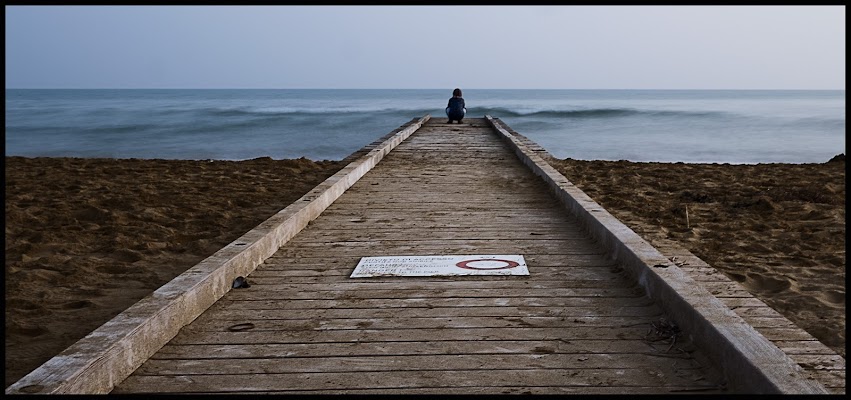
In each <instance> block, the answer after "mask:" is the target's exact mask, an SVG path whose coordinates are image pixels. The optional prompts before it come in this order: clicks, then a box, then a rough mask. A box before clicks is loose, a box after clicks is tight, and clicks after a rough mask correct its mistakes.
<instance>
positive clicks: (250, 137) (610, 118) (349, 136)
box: [5, 88, 845, 164]
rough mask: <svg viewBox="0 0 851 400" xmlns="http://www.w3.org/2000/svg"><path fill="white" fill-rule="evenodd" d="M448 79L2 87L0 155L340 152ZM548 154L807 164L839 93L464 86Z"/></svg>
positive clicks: (841, 145) (833, 148)
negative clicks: (212, 86) (397, 83)
mask: <svg viewBox="0 0 851 400" xmlns="http://www.w3.org/2000/svg"><path fill="white" fill-rule="evenodd" d="M451 89H452V88H448V89H447V90H430V89H429V90H425V89H423V90H419V89H405V90H361V89H345V90H330V89H328V90H320V89H316V90H312V89H311V90H302V89H292V90H290V89H269V90H241V89H221V90H218V89H216V90H184V89H163V90H146V89H132V90H130V89H127V90H125V89H120V90H119V89H116V90H112V89H109V90H83V89H80V90H44V89H7V90H6V135H5V137H6V143H5V144H6V155H7V156H12V155H18V156H27V157H38V156H50V157H59V156H61V157H114V158H158V159H195V160H203V159H219V160H244V159H251V158H257V157H272V158H274V159H282V158H299V157H307V158H310V159H313V160H322V159H331V160H339V159H342V158H344V157H346V156H347V155H349V154H351V153H352V152H353V151H356V150H357V149H359V148H361V147H362V146H364V145H366V144H368V143H370V142H372V141H373V140H375V139H377V138H378V137H380V136H382V135H384V134H386V133H388V132H390V131H392V130H393V129H395V128H396V127H398V126H400V125H402V124H403V123H405V122H407V121H410V120H411V119H412V118H417V117H420V116H422V115H425V114H431V115H432V117H433V118H436V119H438V120H441V119H444V118H445V114H444V112H443V109H444V108H445V107H446V103H447V101H448V99H449V97H450V96H451ZM464 99H465V100H466V103H467V116H468V117H482V116H484V115H485V114H488V115H492V116H494V117H498V118H501V119H502V120H503V121H505V122H506V123H508V124H509V125H510V126H511V127H512V128H514V130H516V131H518V132H520V133H522V134H524V135H526V136H528V137H529V138H531V139H532V140H535V141H536V142H538V143H539V144H540V145H541V146H543V147H544V148H546V149H547V150H548V151H549V152H550V153H552V154H553V155H554V156H556V157H559V158H574V159H581V160H630V161H660V162H687V163H737V164H742V163H745V164H752V163H770V162H783V163H811V162H815V163H820V162H825V161H827V160H829V159H830V158H831V157H833V156H835V155H837V154H840V153H845V91H844V90H842V91H753V90H723V91H709V90H497V89H490V90H485V89H478V90H477V89H469V90H464Z"/></svg>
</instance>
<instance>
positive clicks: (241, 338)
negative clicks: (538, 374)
mask: <svg viewBox="0 0 851 400" xmlns="http://www.w3.org/2000/svg"><path fill="white" fill-rule="evenodd" d="M647 330H648V327H647V325H646V324H641V325H640V326H634V327H598V326H594V327H587V326H577V327H575V328H571V329H564V328H536V327H519V328H421V329H367V328H361V329H328V330H321V329H305V330H292V331H254V330H246V331H242V332H210V331H204V332H200V333H197V334H196V332H185V331H183V330H182V331H181V332H180V334H178V335H177V336H175V338H174V339H172V341H171V342H170V343H171V344H176V345H180V344H225V343H230V344H252V343H320V342H358V341H365V342H422V341H426V340H432V341H443V340H458V339H459V338H464V339H469V340H547V339H553V338H558V339H562V340H583V339H594V340H600V339H610V340H618V339H627V340H639V339H644V338H645V336H646V335H647Z"/></svg>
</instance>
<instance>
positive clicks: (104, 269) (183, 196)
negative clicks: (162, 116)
mask: <svg viewBox="0 0 851 400" xmlns="http://www.w3.org/2000/svg"><path fill="white" fill-rule="evenodd" d="M553 163H554V164H555V165H556V167H557V168H558V169H559V170H560V171H561V172H562V173H564V174H565V175H566V176H567V177H568V178H569V179H570V180H571V181H572V182H574V183H575V184H577V185H578V186H579V187H580V188H582V189H583V190H584V191H585V192H586V193H588V194H589V195H590V196H591V197H592V198H594V199H595V200H596V201H598V202H599V203H600V204H602V205H603V206H604V207H606V208H607V209H608V210H609V211H610V212H612V214H614V215H615V216H616V217H618V218H620V219H621V220H622V221H623V222H624V223H626V224H627V225H629V226H630V227H631V228H633V229H634V230H635V231H636V232H638V233H639V234H641V235H643V236H645V237H646V238H648V240H650V241H651V242H652V238H653V237H667V238H670V239H674V240H677V241H679V242H680V243H681V244H683V246H684V247H686V248H687V249H689V250H690V251H692V252H693V253H695V254H696V255H698V256H699V257H701V258H702V259H704V260H705V261H707V262H708V263H710V264H711V265H713V266H715V267H716V268H718V269H720V270H722V271H724V272H725V273H726V274H728V275H729V276H730V277H732V278H734V279H736V280H737V281H739V282H742V284H743V285H745V287H747V288H748V289H749V290H750V291H751V292H752V293H754V295H756V296H757V297H759V298H761V299H763V300H764V301H765V302H766V303H768V304H769V305H771V306H772V307H775V308H776V309H777V310H778V311H780V312H781V313H783V314H784V315H786V316H787V317H788V318H789V319H790V320H792V321H794V322H795V323H797V324H798V325H799V326H801V327H802V328H804V329H806V330H807V331H808V332H810V333H811V334H813V335H814V336H816V337H817V338H818V339H819V340H821V341H822V342H824V343H825V344H827V345H828V346H830V347H831V348H833V349H834V350H836V351H837V352H839V353H840V354H841V355H842V356H843V357H844V355H845V161H844V157H843V158H842V159H841V160H833V161H832V162H828V163H823V164H760V165H726V164H724V165H719V164H682V163H678V164H662V163H631V162H625V161H620V162H609V161H577V160H558V161H553ZM342 166H343V163H342V162H336V161H322V162H314V161H310V160H307V159H298V160H272V159H269V158H262V159H256V160H249V161H240V162H233V161H176V160H173V161H168V160H137V159H129V160H125V159H121V160H116V159H75V158H22V157H6V168H5V178H6V236H5V237H6V243H5V246H6V247H5V249H6V267H5V277H6V287H5V289H6V298H5V299H6V325H5V336H6V374H5V380H6V386H8V385H10V384H12V383H14V382H15V381H16V380H18V379H20V378H21V377H22V376H24V375H26V374H27V373H29V372H30V371H31V370H33V369H34V368H36V367H38V366H39V365H41V364H42V363H43V362H45V361H47V360H48V359H50V358H51V357H53V356H54V355H56V354H58V353H59V352H61V351H62V350H64V349H65V348H67V347H68V346H70V345H71V344H73V343H74V342H75V341H77V340H78V339H80V338H82V337H83V336H85V335H86V334H88V333H89V332H91V331H92V330H94V329H96V328H97V327H98V326H100V325H101V324H103V323H104V322H106V321H108V320H109V319H110V318H112V317H113V316H115V315H116V314H118V313H120V312H121V311H122V310H124V309H126V308H127V307H129V306H130V305H132V304H133V303H135V302H136V301H138V300H140V299H141V298H143V297H144V296H146V295H147V294H149V293H150V292H151V291H153V290H155V289H156V288H158V287H159V286H161V285H162V284H164V283H166V282H168V281H169V280H170V279H172V278H173V277H175V276H177V275H178V274H180V273H181V272H183V271H185V270H186V269H188V268H190V267H192V266H193V265H195V264H196V263H197V262H199V261H201V260H202V259H204V258H205V257H207V256H209V255H211V254H212V253H214V252H215V251H217V250H218V249H219V248H221V247H222V246H224V245H226V244H227V243H229V242H231V241H232V240H234V239H236V238H237V237H239V236H240V235H242V234H243V233H245V232H246V231H248V230H250V229H251V228H253V227H254V226H256V225H257V224H259V223H260V222H262V221H263V220H265V219H266V218H268V217H269V216H271V215H272V214H274V213H275V212H277V211H278V210H280V209H282V208H284V207H286V206H287V205H288V204H290V203H291V202H292V201H294V200H296V199H298V198H299V197H300V196H302V195H303V194H304V193H306V192H307V191H309V190H310V189H311V188H313V187H314V186H315V185H316V184H318V183H320V182H321V181H322V180H324V179H326V178H327V177H328V176H330V175H332V174H333V173H334V172H336V171H337V170H338V169H339V168H341V167H342ZM686 212H688V218H686ZM658 235H661V236H658Z"/></svg>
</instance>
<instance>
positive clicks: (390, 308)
mask: <svg viewBox="0 0 851 400" xmlns="http://www.w3.org/2000/svg"><path fill="white" fill-rule="evenodd" d="M506 138H509V139H506ZM388 143H390V145H389V147H387V146H388ZM523 143H526V144H528V143H529V142H528V140H526V139H525V138H522V137H519V136H512V134H511V133H509V132H508V131H507V130H506V128H505V127H501V125H500V124H499V122H498V121H496V122H495V121H494V120H492V119H477V118H468V119H465V120H464V123H463V124H447V123H446V121H445V120H444V119H442V118H441V119H429V118H428V117H425V118H423V119H420V120H418V121H417V120H415V121H412V122H411V123H409V124H408V125H405V126H402V127H400V128H399V129H397V130H396V131H394V132H391V134H389V135H387V136H385V137H384V138H382V139H381V140H379V141H377V142H376V143H374V144H373V146H371V147H368V148H365V149H364V150H363V151H361V152H359V153H358V154H356V156H358V157H360V158H358V160H361V161H353V164H352V167H351V168H349V169H348V170H344V171H341V173H340V174H338V175H335V177H336V178H335V177H332V178H331V179H330V181H329V182H326V184H324V186H323V185H320V187H318V188H317V190H314V191H313V192H311V193H310V194H308V195H306V196H305V198H303V201H302V202H303V204H299V205H294V206H293V207H300V208H298V209H296V208H293V209H292V210H290V211H287V210H284V211H282V213H281V215H280V216H279V217H278V219H277V220H276V219H274V218H272V219H270V221H267V223H264V224H261V226H260V227H258V229H259V230H260V231H262V232H261V233H262V235H261V233H257V234H254V235H253V236H252V232H249V234H246V236H245V237H243V238H241V239H240V240H237V241H235V242H234V243H232V244H231V245H229V246H228V248H226V249H223V250H222V252H220V253H221V254H220V253H217V255H214V257H211V260H210V261H209V262H208V264H210V265H213V264H216V263H219V264H221V265H222V267H218V266H216V267H215V268H209V269H208V270H204V271H208V275H210V276H215V277H214V278H209V279H207V280H203V279H201V278H197V276H200V275H203V274H202V273H201V272H200V271H202V269H198V270H196V271H195V272H192V270H190V271H188V273H190V275H191V277H184V280H183V281H180V280H179V278H178V279H176V281H178V282H175V283H174V285H175V286H174V287H172V288H166V289H163V290H161V291H158V292H160V296H159V297H157V296H154V297H155V298H156V301H162V302H165V303H163V304H167V305H168V307H172V308H173V309H172V310H171V311H168V312H160V314H158V316H156V317H145V316H143V315H142V312H141V311H138V312H136V314H133V313H132V312H131V313H130V314H132V315H131V316H133V318H136V319H134V320H133V321H135V322H134V323H136V324H139V326H142V325H143V324H147V325H144V326H143V328H138V327H137V328H132V327H131V325H132V324H131V323H130V322H127V321H129V320H128V318H131V317H128V316H125V319H124V320H121V321H116V322H114V323H113V324H112V325H110V326H109V327H107V326H105V328H103V329H107V331H108V332H110V333H109V334H107V333H104V334H102V335H101V336H98V335H94V336H95V337H101V338H102V337H110V338H118V337H119V336H121V335H119V334H115V332H116V331H120V329H119V328H120V327H122V326H123V327H125V330H127V329H129V330H131V331H132V330H133V329H135V330H136V331H138V332H142V333H139V334H136V333H127V334H126V335H125V336H121V337H123V338H124V339H120V338H118V339H115V340H123V341H122V342H121V343H122V344H121V345H115V346H113V348H114V349H116V350H114V351H113V352H114V354H113V353H109V354H106V353H104V352H101V353H99V355H98V356H96V357H95V358H96V361H89V362H87V363H83V364H85V365H84V368H83V367H81V368H82V369H86V370H88V371H89V372H88V374H89V375H86V374H87V372H80V373H77V374H75V375H73V377H72V378H73V379H75V380H77V382H76V383H74V384H73V385H72V386H73V387H74V388H75V389H68V388H60V387H59V386H51V384H50V383H49V381H50V379H49V377H51V376H52V377H53V378H52V379H54V380H55V379H56V376H58V375H60V374H61V373H60V372H57V371H59V370H60V369H61V368H60V367H61V365H60V364H56V365H54V366H52V367H51V366H49V365H48V366H46V367H45V368H46V369H45V370H44V371H42V375H39V374H38V373H37V372H38V370H37V371H34V373H33V374H31V375H28V376H27V377H25V378H24V379H22V380H21V381H19V383H17V384H16V385H13V386H12V387H11V388H10V389H7V393H22V392H23V393H27V392H30V393H40V392H52V393H61V392H77V393H81V392H110V391H111V392H112V393H233V394H245V393H281V394H315V393H333V394H343V393H345V394H382V393H384V394H428V393H432V394H434V393H437V394H502V393H515V394H520V393H536V394H537V393H567V394H580V393H581V394H605V393H619V394H636V393H739V392H745V393H771V392H776V393H824V392H826V390H825V388H824V387H823V386H822V385H821V384H820V383H819V382H818V381H816V380H814V379H812V378H808V377H807V376H805V375H804V373H803V370H802V369H801V368H800V366H798V365H797V364H795V363H794V362H792V361H791V360H790V359H789V358H788V356H786V354H784V353H783V352H782V351H781V350H779V349H778V348H777V347H776V346H774V345H772V344H771V342H769V341H768V340H767V339H765V338H764V337H762V336H761V335H760V334H759V333H757V332H756V331H754V330H753V328H751V327H750V326H749V325H746V324H745V325H743V324H744V323H743V322H742V320H741V319H740V318H739V319H736V318H738V317H737V316H735V314H733V313H732V312H731V311H729V309H728V308H727V307H723V308H724V309H723V310H721V311H719V310H718V309H717V305H718V304H721V303H720V302H719V301H718V300H717V299H715V298H714V297H712V300H711V301H705V300H703V299H705V296H707V295H708V292H707V291H706V290H703V289H701V290H699V291H696V290H692V291H691V292H689V293H686V294H681V293H680V292H682V289H680V288H679V286H683V285H685V286H687V285H689V284H693V283H694V281H692V280H690V278H688V277H687V276H686V275H685V273H683V272H682V271H679V269H678V268H677V267H676V266H674V265H673V264H671V265H669V264H668V263H665V264H664V265H660V264H658V263H656V264H654V265H650V266H647V265H644V266H643V267H640V266H635V265H634V264H635V262H633V261H631V260H630V257H637V259H642V260H644V259H645V258H647V257H650V258H652V257H657V255H656V254H655V253H653V254H650V255H647V254H649V251H648V250H646V249H645V248H644V247H642V246H645V245H646V243H632V242H631V241H632V239H623V238H622V237H631V236H628V235H627V236H618V235H620V233H617V232H615V234H614V236H613V237H615V236H616V237H618V238H621V239H618V240H620V241H621V242H622V243H620V244H618V243H613V240H614V239H605V238H603V237H601V236H599V234H597V233H595V232H596V231H597V230H599V229H600V228H595V227H594V223H589V222H588V221H587V217H586V216H583V214H582V213H577V212H573V211H571V208H570V206H566V205H565V200H564V199H563V198H562V197H560V196H563V194H562V195H560V194H559V193H557V192H554V190H555V189H553V188H554V187H555V186H553V185H556V186H558V185H559V184H561V183H559V182H560V181H559V179H563V177H562V178H558V177H556V178H554V179H555V180H556V182H555V183H553V182H549V183H548V182H547V180H546V179H541V175H542V174H546V173H549V172H547V168H546V167H547V166H546V165H544V166H542V167H539V168H537V170H536V168H531V167H530V165H529V163H530V162H532V163H534V162H535V161H534V158H535V156H534V153H535V152H534V149H530V148H528V147H527V148H525V149H521V150H522V151H525V152H526V153H528V154H531V156H529V157H527V158H525V159H524V158H523V157H518V152H521V150H518V147H517V146H521V147H522V146H523ZM382 146H384V147H382ZM385 147H387V148H385ZM391 149H392V151H391ZM369 157H373V158H374V160H372V161H363V160H370V159H369ZM530 157H531V158H530ZM352 158H355V157H352ZM530 160H532V161H530ZM378 161H380V162H378ZM358 162H360V164H359V163H358ZM367 171H368V172H367ZM541 171H543V172H541ZM355 172H356V173H357V175H360V176H362V177H360V176H357V177H355V178H351V177H350V175H351V174H352V173H355ZM347 179H348V180H349V181H350V182H348V183H346V185H345V186H348V187H347V188H343V189H339V188H338V189H335V188H337V186H335V185H340V184H342V183H343V182H344V181H346V180H347ZM329 190H333V191H335V194H334V196H333V197H334V198H331V199H330V201H329V199H327V198H325V197H323V196H326V195H325V193H326V192H327V191H329ZM317 201H322V202H325V204H324V205H323V206H321V207H319V209H318V210H312V211H311V215H309V216H300V215H301V214H299V213H300V212H302V211H301V210H306V209H308V208H309V206H307V205H306V204H313V203H314V202H317ZM577 201H578V202H579V203H582V201H586V200H582V199H579V200H577ZM326 207H327V208H326ZM288 209H289V207H288ZM594 212H595V211H594V210H593V209H589V211H588V213H589V214H591V213H594ZM305 215H306V214H305ZM293 218H296V219H299V222H298V224H297V225H298V226H296V227H294V228H293V227H284V228H278V226H279V225H276V224H279V223H280V221H283V220H284V219H286V220H287V221H289V220H291V219H293ZM308 221H309V223H308ZM602 224H603V225H605V222H603V223H602ZM305 225H306V226H305ZM294 226H295V225H294ZM276 229H277V230H276ZM617 229H621V228H617V227H616V228H614V229H613V230H615V231H616V230H617ZM260 231H258V232H260ZM269 232H271V233H269ZM630 232H631V231H630ZM271 236H274V239H268V240H267V237H271ZM263 240H267V241H268V243H267V242H263ZM252 241H253V242H252ZM243 249H248V250H243ZM624 249H627V250H629V252H630V254H633V255H629V256H624V255H623V253H624V251H625V250H624ZM636 249H637V250H636ZM246 251H248V252H251V254H249V255H246V256H242V255H243V254H244V253H245V252H246ZM653 251H655V249H654V250H653ZM466 254H521V255H523V256H524V257H525V259H526V262H527V264H528V268H529V272H530V275H529V276H451V277H373V278H358V279H353V278H349V275H350V274H351V273H352V271H353V269H354V267H355V265H357V263H358V261H359V260H360V259H361V257H371V256H439V255H466ZM240 257H242V258H240ZM650 258H648V259H650ZM234 260H237V261H234ZM228 263H231V264H233V265H237V264H238V266H235V267H233V266H229V265H230V264H228ZM654 267H661V269H659V271H661V272H658V273H657V272H656V271H655V270H654ZM641 268H644V269H646V270H647V271H649V272H645V271H644V270H642V269H641ZM209 271H213V272H209ZM193 274H194V275H193ZM648 274H657V275H658V276H657V275H652V276H650V275H648ZM237 275H245V276H247V279H248V282H249V283H250V285H251V286H250V287H248V288H240V289H233V290H229V289H230V288H229V284H230V282H231V281H232V279H233V278H234V277H235V276H237ZM684 277H685V278H684ZM193 279H194V280H193ZM678 279H679V280H678ZM181 282H182V283H181ZM198 282H201V283H198ZM181 285H182V286H181ZM205 285H206V286H205ZM678 285H679V286H678ZM697 286H699V285H697ZM181 287H182V288H183V289H184V290H185V291H187V292H192V291H199V293H201V294H192V293H189V294H186V295H184V294H177V293H178V292H179V289H180V288H181ZM686 291H688V290H686ZM207 292H211V293H212V292H216V293H215V294H209V293H207ZM670 293H674V294H675V295H674V296H673V297H672V295H671V294H670ZM178 296H189V297H185V298H181V299H182V300H180V302H181V303H182V304H181V305H180V306H179V308H178V306H174V305H172V304H173V303H174V302H175V301H177V300H176V299H178ZM701 296H703V297H701ZM709 296H711V295H709ZM199 299H200V300H199ZM694 299H697V300H694ZM154 301H155V300H150V301H149V303H146V304H143V305H141V306H139V307H137V308H139V309H141V308H145V307H146V308H145V309H147V310H154V311H152V312H154V313H157V311H156V310H155V309H156V307H155V306H153V305H152V303H151V302H154ZM169 302H170V303H169ZM692 302H697V303H700V304H699V305H692V304H690V303H692ZM140 303H141V302H140ZM184 303H186V304H189V305H186V304H184ZM680 303H683V304H685V305H684V306H683V305H679V304H680ZM706 304H709V305H708V306H707V305H706ZM143 306H145V307H143ZM163 307H165V306H163ZM712 307H715V308H712ZM128 311H132V310H128ZM684 314H688V315H684ZM692 314H693V315H692ZM196 317H197V318H196ZM116 318H121V316H119V317H116ZM146 318H147V319H146ZM131 319H132V318H131ZM139 320H142V322H138V321H139ZM718 320H723V321H732V322H731V323H730V324H729V325H724V326H720V327H719V325H718V324H717V323H716V322H715V321H718ZM111 322H112V321H111ZM725 323H726V322H725ZM132 326H135V325H132ZM128 327H129V328H128ZM110 329H111V330H110ZM742 329H745V330H747V329H749V330H747V332H748V333H747V335H745V336H748V335H751V331H753V337H750V336H748V337H745V338H741V339H739V338H738V337H739V336H740V335H741V332H742ZM96 332H97V331H96ZM125 333H126V332H123V333H122V334H125ZM674 334H676V340H674V339H673V336H672V335H674ZM132 335H137V336H135V337H131V336H132ZM87 339H88V340H89V342H85V341H86V340H87ZM92 340H94V339H92V338H90V337H87V338H86V339H83V340H81V342H84V343H83V344H81V345H80V346H78V347H77V348H76V349H74V348H72V349H69V350H68V351H66V352H65V353H63V357H66V358H65V359H62V360H59V361H56V363H60V362H62V361H64V362H66V364H64V365H66V366H67V365H82V364H80V363H81V362H80V361H79V359H80V358H81V357H77V358H74V354H79V352H80V351H83V352H85V351H90V352H91V351H92V348H94V347H95V346H94V345H93V344H92V343H96V342H92ZM159 342H161V343H159ZM86 343H88V344H86ZM715 343H717V344H718V347H715ZM134 346H135V350H134ZM766 346H769V347H771V348H770V349H768V350H766V349H767V348H768V347H766ZM72 347H73V346H72ZM160 347H161V348H160ZM86 349H88V350H86ZM142 349H143V350H142ZM75 352H76V353H75ZM128 354H129V355H128ZM719 354H722V355H721V356H719ZM730 354H734V355H733V356H730ZM122 355H123V356H122ZM122 357H124V358H123V359H122ZM772 357H774V358H772ZM726 359H730V361H724V360H726ZM69 360H70V361H69ZM110 360H111V361H110ZM52 361H53V360H52ZM69 363H70V364H69ZM74 363H77V364H74ZM110 366H111V367H110ZM739 367H741V368H742V370H741V371H731V369H732V368H739ZM51 368H52V369H51ZM98 368H112V370H113V371H119V370H120V371H126V372H110V371H98V372H96V373H93V374H92V373H91V370H92V369H98ZM51 374H52V375H51ZM842 374H843V377H844V360H842ZM122 375H123V376H122ZM128 375H129V376H128ZM737 375H741V376H744V377H745V379H738V378H736V376H737ZM46 377H48V378H46ZM125 377H126V378H125ZM784 377H785V378H784ZM72 378H63V379H67V380H71V379H72ZM39 379H41V380H39ZM98 379H100V380H101V382H95V383H92V384H89V381H93V380H98ZM784 379H786V380H785V381H784ZM747 380H753V385H752V386H749V385H748V383H746V381H747ZM842 392H844V385H843V387H842Z"/></svg>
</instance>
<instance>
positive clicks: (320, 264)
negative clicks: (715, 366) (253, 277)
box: [263, 250, 613, 271]
mask: <svg viewBox="0 0 851 400" xmlns="http://www.w3.org/2000/svg"><path fill="white" fill-rule="evenodd" d="M367 256H369V254H364V255H353V254H347V255H335V256H334V257H331V256H324V255H317V254H316V253H315V252H313V253H308V252H304V253H302V254H296V255H293V254H286V255H284V254H279V253H276V254H275V255H273V256H272V257H269V258H268V259H266V262H265V263H264V264H263V268H264V269H275V267H276V266H280V267H281V268H286V269H291V268H293V269H294V268H309V269H313V270H317V271H321V270H326V269H333V268H352V269H354V267H355V266H356V265H357V263H358V261H359V260H360V258H361V257H367ZM523 259H525V260H526V264H527V265H528V266H529V267H530V268H532V267H565V268H571V267H599V268H612V266H613V261H612V260H611V259H607V258H605V257H604V254H603V251H602V250H601V251H600V252H599V253H595V254H577V253H567V254H561V253H560V254H529V253H523Z"/></svg>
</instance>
